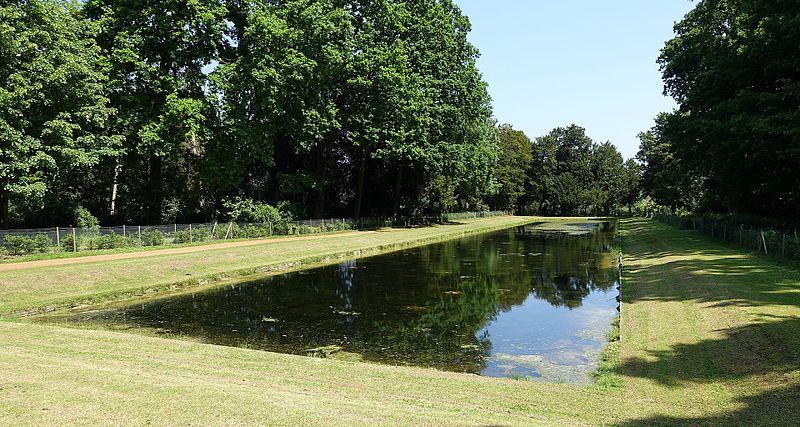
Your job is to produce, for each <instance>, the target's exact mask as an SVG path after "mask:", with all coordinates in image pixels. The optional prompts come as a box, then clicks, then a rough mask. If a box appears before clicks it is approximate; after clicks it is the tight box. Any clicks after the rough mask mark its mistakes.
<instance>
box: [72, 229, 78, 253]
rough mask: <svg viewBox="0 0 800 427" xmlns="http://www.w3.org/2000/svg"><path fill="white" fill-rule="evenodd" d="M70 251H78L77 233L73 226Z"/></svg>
mask: <svg viewBox="0 0 800 427" xmlns="http://www.w3.org/2000/svg"><path fill="white" fill-rule="evenodd" d="M72 252H78V235H77V234H76V233H75V227H72Z"/></svg>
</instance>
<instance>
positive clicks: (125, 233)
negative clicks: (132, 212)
mask: <svg viewBox="0 0 800 427" xmlns="http://www.w3.org/2000/svg"><path fill="white" fill-rule="evenodd" d="M122 237H128V234H127V232H126V231H125V224H122Z"/></svg>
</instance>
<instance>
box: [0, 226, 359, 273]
mask: <svg viewBox="0 0 800 427" xmlns="http://www.w3.org/2000/svg"><path fill="white" fill-rule="evenodd" d="M368 233H372V232H371V231H349V232H346V233H336V234H322V235H313V236H302V237H280V238H273V239H261V240H245V241H238V242H228V243H214V244H208V245H203V246H189V247H183V248H172V249H158V250H153V251H140V252H125V253H119V254H107V255H90V256H82V257H74V258H58V259H45V260H39V261H24V262H17V263H7V264H0V271H12V270H25V269H31V268H43V267H53V266H58V265H70V264H88V263H92V262H101V261H114V260H121V259H134V258H147V257H156V256H162V255H180V254H188V253H194V252H206V251H214V250H218V249H228V248H240V247H244V246H259V245H269V244H271V243H279V242H287V241H293V242H297V241H303V240H322V239H333V238H337V237H343V236H354V235H359V234H368Z"/></svg>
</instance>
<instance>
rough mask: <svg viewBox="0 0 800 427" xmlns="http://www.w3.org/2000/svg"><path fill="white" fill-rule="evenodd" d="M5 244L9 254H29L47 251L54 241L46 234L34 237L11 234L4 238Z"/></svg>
mask: <svg viewBox="0 0 800 427" xmlns="http://www.w3.org/2000/svg"><path fill="white" fill-rule="evenodd" d="M3 246H4V247H5V249H6V251H7V252H8V254H9V255H27V254H35V253H42V252H47V251H48V249H50V247H51V246H53V241H52V240H50V238H49V237H48V236H47V235H46V234H37V235H36V236H34V237H30V236H13V235H9V236H6V237H5V239H4V240H3Z"/></svg>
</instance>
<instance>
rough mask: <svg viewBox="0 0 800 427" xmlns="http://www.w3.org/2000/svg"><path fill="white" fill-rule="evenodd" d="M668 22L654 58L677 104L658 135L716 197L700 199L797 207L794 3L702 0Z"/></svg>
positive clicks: (799, 41)
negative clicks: (670, 31) (666, 37)
mask: <svg viewBox="0 0 800 427" xmlns="http://www.w3.org/2000/svg"><path fill="white" fill-rule="evenodd" d="M675 31H676V37H675V38H674V39H672V40H670V41H669V42H667V44H666V46H665V47H664V49H663V50H662V52H661V56H660V58H659V63H660V64H661V67H662V70H663V75H664V82H665V93H666V94H669V95H671V96H672V97H674V98H675V100H676V101H677V102H678V103H679V105H680V107H679V110H678V112H677V113H676V114H674V115H673V116H672V117H671V118H670V126H669V127H667V128H666V129H665V132H664V133H663V134H664V135H665V136H667V137H668V140H669V142H670V146H671V153H672V154H673V155H674V157H675V159H676V160H678V161H680V162H682V163H684V164H685V166H686V168H687V169H686V170H687V172H688V173H690V174H692V175H696V176H704V177H707V178H708V179H706V180H705V182H704V183H703V185H704V188H705V189H706V190H707V192H706V193H707V195H708V196H711V195H714V196H719V200H717V199H711V198H709V199H707V200H706V202H707V203H706V205H704V206H703V208H704V209H706V210H715V211H739V212H746V213H755V214H764V215H794V216H797V215H800V175H798V174H797V173H796V171H797V170H798V169H799V168H800V152H798V150H797V147H798V145H800V109H798V108H797V106H798V105H800V49H798V46H800V8H798V6H797V2H796V1H793V0H703V1H700V2H698V3H697V6H696V7H695V8H694V10H692V11H691V12H689V14H687V15H686V17H685V18H684V19H683V20H682V21H681V22H679V23H678V24H677V25H676V26H675ZM667 133H668V135H667ZM675 203H680V201H679V200H676V201H675Z"/></svg>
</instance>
